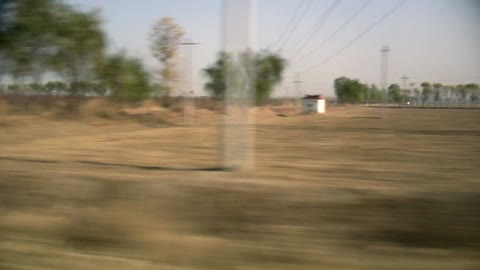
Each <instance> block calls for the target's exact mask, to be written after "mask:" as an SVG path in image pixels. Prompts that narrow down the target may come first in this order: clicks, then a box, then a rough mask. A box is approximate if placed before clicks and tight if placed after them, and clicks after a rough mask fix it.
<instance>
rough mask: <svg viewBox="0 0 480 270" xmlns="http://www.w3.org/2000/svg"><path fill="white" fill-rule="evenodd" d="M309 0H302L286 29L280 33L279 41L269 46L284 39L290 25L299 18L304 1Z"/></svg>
mask: <svg viewBox="0 0 480 270" xmlns="http://www.w3.org/2000/svg"><path fill="white" fill-rule="evenodd" d="M306 1H307V0H302V1H301V2H300V3H299V4H298V6H297V8H296V9H295V12H294V13H293V16H292V17H291V18H290V21H289V22H288V23H287V25H286V27H285V29H284V30H283V32H282V33H281V34H280V36H279V37H278V39H277V41H276V42H274V43H272V44H270V45H269V46H268V47H267V48H271V47H272V46H274V45H275V44H277V43H280V41H281V40H283V39H284V37H285V34H286V33H287V32H288V30H290V27H291V26H292V24H293V22H294V21H295V19H296V18H297V15H298V14H299V13H298V12H299V11H300V9H301V7H302V6H303V4H304V3H306Z"/></svg>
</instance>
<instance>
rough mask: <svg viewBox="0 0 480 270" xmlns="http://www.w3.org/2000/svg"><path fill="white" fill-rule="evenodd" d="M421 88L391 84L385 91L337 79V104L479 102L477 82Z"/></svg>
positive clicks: (432, 84) (425, 85)
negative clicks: (403, 87)
mask: <svg viewBox="0 0 480 270" xmlns="http://www.w3.org/2000/svg"><path fill="white" fill-rule="evenodd" d="M420 87H421V88H413V89H412V88H410V89H402V88H401V87H400V86H399V85H398V84H391V85H390V86H389V87H388V89H379V88H378V87H377V86H376V85H375V84H372V85H368V84H365V83H362V82H360V81H359V80H358V79H350V78H347V77H340V78H337V79H335V81H334V88H335V95H336V97H337V101H338V102H341V103H385V102H386V103H409V104H422V105H423V104H451V103H462V104H466V103H475V104H476V103H479V102H480V87H479V85H478V84H476V83H469V84H459V85H443V84H441V83H430V82H423V83H421V84H420Z"/></svg>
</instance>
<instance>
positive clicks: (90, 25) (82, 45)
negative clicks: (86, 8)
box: [51, 6, 105, 83]
mask: <svg viewBox="0 0 480 270" xmlns="http://www.w3.org/2000/svg"><path fill="white" fill-rule="evenodd" d="M63 9H64V10H63V11H62V12H59V14H58V15H57V16H56V17H57V19H56V20H57V24H58V26H57V27H56V28H55V32H54V34H55V35H56V38H55V40H54V43H55V45H56V53H55V54H54V55H53V57H52V59H51V64H52V65H53V67H54V69H55V70H56V71H57V72H58V73H59V74H61V75H62V76H63V77H64V78H65V79H66V80H67V81H69V82H70V83H73V82H80V81H91V80H93V79H94V78H95V71H96V67H98V66H99V64H100V61H101V60H102V59H103V52H104V48H105V37H104V34H103V31H102V29H101V20H100V16H99V14H98V12H97V11H91V12H80V11H77V10H75V9H73V8H70V7H68V6H65V7H63Z"/></svg>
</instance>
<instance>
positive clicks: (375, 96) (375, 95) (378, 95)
mask: <svg viewBox="0 0 480 270" xmlns="http://www.w3.org/2000/svg"><path fill="white" fill-rule="evenodd" d="M366 99H367V102H380V101H381V100H382V92H381V91H380V89H378V87H377V86H376V85H375V84H372V85H371V86H370V87H369V88H368V94H367V98H366Z"/></svg>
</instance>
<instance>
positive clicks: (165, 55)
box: [150, 17, 185, 94]
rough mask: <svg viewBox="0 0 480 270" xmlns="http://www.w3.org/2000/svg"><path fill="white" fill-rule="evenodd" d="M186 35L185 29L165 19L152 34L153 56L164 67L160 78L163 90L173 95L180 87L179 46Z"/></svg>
mask: <svg viewBox="0 0 480 270" xmlns="http://www.w3.org/2000/svg"><path fill="white" fill-rule="evenodd" d="M184 35H185V32H184V30H183V28H182V27H181V26H180V25H178V24H177V23H176V22H175V20H174V19H173V18H170V17H163V18H161V19H160V20H158V21H157V22H156V23H155V24H154V25H153V27H152V30H151V32H150V42H151V43H150V48H151V50H152V54H153V56H154V57H155V58H156V59H157V60H158V61H159V62H160V64H161V65H162V67H161V70H160V78H161V80H162V82H161V84H162V88H163V90H164V91H166V92H167V94H171V92H172V91H174V90H175V89H176V88H177V86H178V80H179V79H178V78H179V72H178V70H177V61H176V57H177V55H178V45H179V43H180V41H181V39H182V38H183V36H184Z"/></svg>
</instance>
